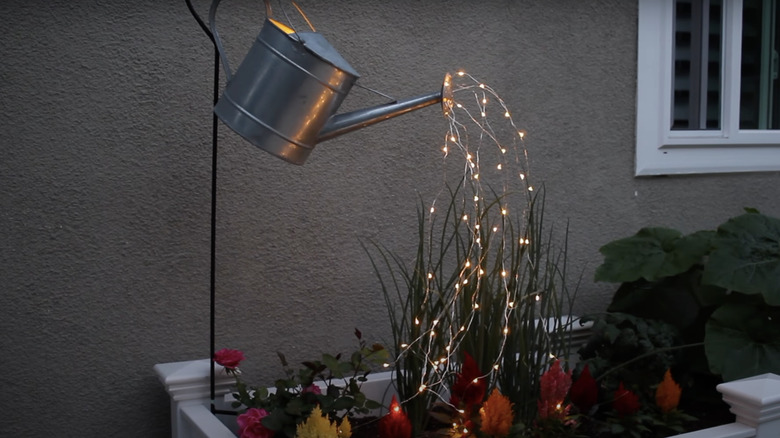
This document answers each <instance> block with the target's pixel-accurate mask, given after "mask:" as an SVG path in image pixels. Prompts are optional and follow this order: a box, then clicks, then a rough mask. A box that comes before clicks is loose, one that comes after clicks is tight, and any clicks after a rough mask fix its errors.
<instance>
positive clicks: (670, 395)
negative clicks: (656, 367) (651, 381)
mask: <svg viewBox="0 0 780 438" xmlns="http://www.w3.org/2000/svg"><path fill="white" fill-rule="evenodd" d="M681 393H682V389H681V388H680V385H678V384H677V382H675V381H674V379H673V378H672V372H671V371H669V370H666V373H665V374H664V380H663V382H661V384H660V385H658V389H656V390H655V403H656V404H657V405H658V407H659V408H661V411H662V412H669V411H672V410H674V409H676V408H677V405H678V404H679V403H680V394H681Z"/></svg>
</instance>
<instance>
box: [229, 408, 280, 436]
mask: <svg viewBox="0 0 780 438" xmlns="http://www.w3.org/2000/svg"><path fill="white" fill-rule="evenodd" d="M266 416H268V411H266V410H265V409H257V408H249V409H247V411H246V412H244V413H243V414H241V415H239V416H238V418H237V419H236V422H237V423H238V427H239V429H238V436H239V438H273V436H274V431H272V430H271V429H268V428H266V427H265V426H263V423H262V421H261V420H262V419H263V418H265V417H266Z"/></svg>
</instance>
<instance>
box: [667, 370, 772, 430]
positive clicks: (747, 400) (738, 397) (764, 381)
mask: <svg viewBox="0 0 780 438" xmlns="http://www.w3.org/2000/svg"><path fill="white" fill-rule="evenodd" d="M718 391H719V392H720V393H721V394H723V401H725V402H726V403H728V404H729V405H730V406H731V409H730V410H731V412H732V413H733V414H734V415H736V416H737V421H736V423H731V424H724V425H723V426H717V427H711V428H709V429H702V430H697V431H694V432H688V433H684V434H682V435H675V436H674V437H669V438H777V437H780V376H778V375H776V374H762V375H759V376H754V377H748V378H746V379H742V380H735V381H733V382H727V383H721V384H720V385H718Z"/></svg>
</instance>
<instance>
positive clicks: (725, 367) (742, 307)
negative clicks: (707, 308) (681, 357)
mask: <svg viewBox="0 0 780 438" xmlns="http://www.w3.org/2000/svg"><path fill="white" fill-rule="evenodd" d="M748 298H749V297H746V296H744V295H743V296H736V297H734V299H733V300H730V302H728V303H726V304H724V305H723V306H721V307H719V308H718V309H717V310H716V311H715V312H713V314H712V316H711V317H710V319H709V321H707V324H706V332H705V335H704V349H705V351H706V353H707V359H708V361H709V364H710V370H711V371H712V372H713V373H716V374H720V375H722V376H723V379H724V380H725V381H730V380H736V379H741V378H743V377H750V376H754V375H757V374H763V373H768V372H777V370H779V369H780V308H777V307H770V306H766V305H764V304H763V303H762V302H761V300H760V298H757V299H752V300H751V299H748Z"/></svg>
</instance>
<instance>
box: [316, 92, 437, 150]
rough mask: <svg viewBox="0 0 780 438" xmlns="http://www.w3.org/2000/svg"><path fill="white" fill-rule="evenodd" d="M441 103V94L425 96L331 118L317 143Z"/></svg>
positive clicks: (319, 135)
mask: <svg viewBox="0 0 780 438" xmlns="http://www.w3.org/2000/svg"><path fill="white" fill-rule="evenodd" d="M440 102H442V92H441V91H437V92H435V93H431V94H426V95H423V96H417V97H413V98H411V99H405V100H402V101H396V102H393V103H388V104H384V105H378V106H374V107H371V108H365V109H361V110H355V111H351V112H348V113H343V114H336V115H333V116H331V117H330V118H329V119H328V121H327V123H326V124H325V126H324V127H323V128H322V130H321V131H320V133H319V134H318V136H317V142H323V141H326V140H330V139H332V138H334V137H338V136H339V135H342V134H346V133H349V132H352V131H356V130H358V129H361V128H365V127H366V126H370V125H373V124H375V123H379V122H381V121H383V120H387V119H391V118H393V117H397V116H400V115H402V114H406V113H408V112H412V111H415V110H418V109H420V108H425V107H426V106H430V105H433V104H436V103H440Z"/></svg>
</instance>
